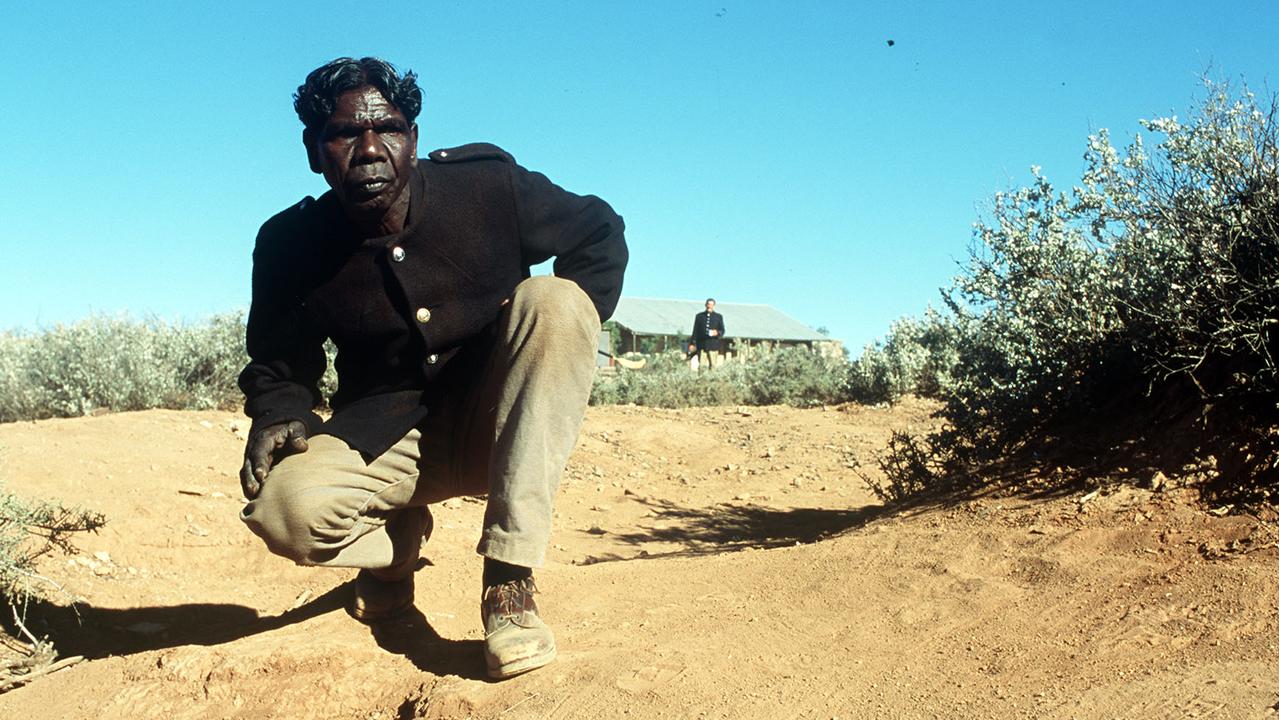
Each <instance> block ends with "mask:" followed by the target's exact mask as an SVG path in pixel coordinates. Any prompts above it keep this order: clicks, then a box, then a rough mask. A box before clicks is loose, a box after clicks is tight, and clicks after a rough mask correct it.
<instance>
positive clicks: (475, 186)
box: [240, 58, 627, 678]
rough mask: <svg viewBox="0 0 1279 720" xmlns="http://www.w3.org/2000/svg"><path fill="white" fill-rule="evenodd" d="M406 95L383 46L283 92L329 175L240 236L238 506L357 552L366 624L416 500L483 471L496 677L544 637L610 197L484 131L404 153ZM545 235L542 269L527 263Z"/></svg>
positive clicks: (426, 530) (401, 603)
mask: <svg viewBox="0 0 1279 720" xmlns="http://www.w3.org/2000/svg"><path fill="white" fill-rule="evenodd" d="M421 106H422V94H421V91H420V90H419V89H418V86H417V82H416V77H415V76H414V74H413V73H411V72H409V73H405V74H404V75H403V76H400V75H399V74H398V73H397V71H396V70H395V68H394V67H392V66H391V65H390V64H389V63H387V62H385V61H383V60H379V59H377V58H364V59H362V60H354V59H352V58H339V59H337V60H334V61H332V62H330V63H328V64H326V65H324V66H323V67H320V68H318V69H316V70H315V71H313V72H312V73H311V74H309V75H308V76H307V78H306V82H305V83H304V84H303V85H302V86H301V87H299V88H298V91H297V94H296V95H295V96H294V109H295V110H296V111H297V114H298V117H299V119H301V121H302V124H303V125H304V126H305V128H304V129H303V131H302V144H303V145H304V147H305V149H306V155H307V159H308V161H309V163H310V166H311V170H312V171H314V172H316V173H318V174H320V175H323V176H324V180H325V182H326V183H327V184H328V186H329V188H330V189H329V191H328V192H326V193H324V194H323V195H321V196H320V197H319V198H318V199H312V198H310V197H307V198H304V199H303V200H302V201H301V202H299V203H297V204H296V205H294V206H292V207H290V208H288V209H287V210H284V211H283V212H281V213H279V214H278V215H276V216H275V217H273V218H271V219H270V220H267V222H266V224H264V225H263V226H262V229H261V231H260V232H259V233H258V238H257V245H256V248H255V249H254V251H253V304H252V307H251V309H250V311H249V321H248V352H249V357H250V362H249V364H248V366H247V367H245V368H244V371H243V372H242V373H241V375H240V387H241V389H242V390H243V391H244V394H245V397H246V400H245V412H246V413H247V414H248V415H249V416H250V417H251V418H253V426H252V428H251V430H250V432H249V439H248V444H247V446H246V448H245V453H244V465H243V468H242V469H241V472H240V482H241V485H242V486H243V490H244V495H245V497H246V498H248V500H249V502H248V504H246V505H245V506H244V508H243V510H242V513H241V519H243V521H244V522H245V523H246V524H247V525H248V527H249V528H250V529H251V530H252V531H253V532H254V533H256V534H257V535H258V536H260V537H261V538H262V539H263V540H264V541H265V542H266V545H267V547H268V548H269V549H270V550H271V551H272V552H274V553H277V554H279V555H283V556H284V557H286V558H289V559H291V560H294V561H296V562H298V563H300V564H303V565H327V566H337V567H351V568H359V574H358V575H357V576H356V579H355V585H354V590H355V592H354V597H353V599H352V602H351V603H350V605H349V607H348V611H349V612H350V613H351V614H352V615H353V616H355V617H356V618H358V619H360V620H362V621H365V622H370V623H372V622H376V621H379V620H383V619H385V618H389V617H391V616H393V615H396V614H398V613H400V612H401V611H404V610H407V609H408V608H410V607H412V605H413V600H414V599H413V591H414V589H413V573H414V571H415V570H416V568H417V563H418V555H419V551H420V549H421V546H422V543H423V540H424V538H426V537H429V536H430V534H431V530H432V526H433V523H432V521H431V513H430V511H429V509H428V505H430V504H431V503H435V502H439V501H441V500H444V499H446V498H450V497H455V496H458V495H474V494H487V495H488V500H487V506H486V509H485V514H484V522H483V528H482V533H481V536H480V542H479V546H478V548H477V551H478V552H479V554H480V555H482V556H483V557H484V576H483V589H482V592H481V598H480V610H481V616H482V618H483V622H484V631H485V637H484V656H485V660H486V662H487V665H488V673H489V675H491V676H492V677H495V678H504V677H509V676H511V675H515V674H517V673H521V672H524V671H526V670H532V669H534V668H537V667H541V666H542V665H545V664H546V663H548V662H550V661H551V660H552V659H553V658H554V657H555V638H554V635H553V634H552V633H551V630H550V629H549V628H548V627H547V626H546V624H545V623H543V621H542V620H541V618H540V616H539V614H538V608H537V605H536V603H535V602H534V600H533V593H534V591H535V587H534V585H533V577H532V569H533V568H535V567H540V566H541V565H542V563H543V561H544V559H545V556H546V549H547V544H548V540H549V536H550V530H551V511H552V502H553V500H554V496H555V492H556V489H557V487H558V484H559V480H560V476H561V474H562V473H563V470H564V466H565V463H566V462H567V460H568V456H569V453H570V451H571V450H572V449H573V445H574V443H575V442H576V440H577V434H578V431H579V429H580V427H581V423H582V418H583V415H584V413H585V409H586V403H587V398H588V397H589V395H590V389H591V380H592V377H593V375H594V369H595V362H594V357H595V352H596V347H597V343H598V339H599V327H600V322H601V321H602V320H604V319H606V318H608V317H609V315H610V314H612V312H613V309H614V307H615V306H616V304H617V299H618V296H619V294H620V293H621V289H622V273H623V270H624V269H625V267H626V261H627V250H626V243H625V240H624V239H623V225H622V219H621V218H620V217H619V216H618V215H617V214H616V213H614V212H613V210H612V209H611V208H610V207H609V206H608V204H607V203H605V202H604V201H602V200H600V199H599V198H596V197H593V196H589V195H587V196H580V195H574V194H573V193H570V192H567V191H565V190H563V189H561V188H560V187H558V186H556V185H555V184H553V183H552V182H551V181H549V180H547V179H546V177H545V176H543V175H541V174H539V173H535V172H530V171H528V170H525V169H524V168H522V167H520V166H519V165H517V164H516V163H515V161H514V160H513V159H512V158H511V156H510V155H508V154H507V153H505V152H504V151H502V150H501V149H500V148H497V147H495V146H493V145H486V144H474V145H463V146H461V147H457V148H450V149H444V150H436V151H434V152H432V153H430V155H429V156H428V157H427V158H422V159H419V158H418V156H417V141H418V126H417V124H416V123H415V122H414V120H415V118H416V117H417V114H418V111H419V110H420V109H421ZM551 257H554V258H555V264H554V270H555V276H554V277H549V276H547V277H534V278H530V277H529V266H530V265H535V264H537V263H540V262H542V261H544V260H547V259H549V258H551ZM326 339H331V340H332V341H333V343H334V344H335V345H336V346H337V361H336V368H337V374H338V390H337V392H336V393H334V395H333V397H332V398H331V399H330V406H331V407H332V408H333V415H332V417H331V418H329V419H328V420H326V421H322V420H321V419H320V417H319V416H317V415H316V414H315V412H314V409H315V407H316V406H317V405H319V404H320V401H321V396H320V391H319V389H318V383H319V380H320V377H321V375H323V373H324V371H325V366H326V361H325V352H324V342H325V340H326Z"/></svg>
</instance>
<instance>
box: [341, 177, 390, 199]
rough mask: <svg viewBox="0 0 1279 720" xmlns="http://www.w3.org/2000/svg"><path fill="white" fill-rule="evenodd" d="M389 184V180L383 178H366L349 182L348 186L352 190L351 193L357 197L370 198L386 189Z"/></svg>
mask: <svg viewBox="0 0 1279 720" xmlns="http://www.w3.org/2000/svg"><path fill="white" fill-rule="evenodd" d="M390 185H391V181H390V180H387V179H385V178H367V179H364V180H357V181H355V182H353V183H351V185H350V187H351V190H353V191H354V193H353V194H355V195H357V196H359V197H365V198H371V197H374V196H376V195H378V194H379V193H381V192H382V191H383V190H385V189H387V187H389V186H390Z"/></svg>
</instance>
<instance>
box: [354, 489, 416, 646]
mask: <svg viewBox="0 0 1279 720" xmlns="http://www.w3.org/2000/svg"><path fill="white" fill-rule="evenodd" d="M422 510H423V512H424V514H425V518H424V523H423V527H422V543H425V542H426V541H427V540H428V539H430V537H431V530H432V529H434V527H435V523H434V521H433V519H432V518H431V512H430V511H429V510H427V509H426V508H422ZM418 547H419V550H420V549H421V545H419V546H418ZM419 557H420V555H419V553H416V552H415V553H413V555H412V556H411V557H409V558H406V559H405V560H404V561H402V562H400V563H398V564H397V565H393V566H391V567H388V568H379V569H377V570H370V569H367V568H366V569H364V570H361V571H360V572H359V573H358V574H356V576H355V596H354V597H352V598H351V602H350V604H349V605H347V607H346V611H347V613H348V614H350V616H351V617H353V618H355V619H356V620H359V621H360V622H362V623H370V624H371V623H376V622H380V621H382V620H387V619H390V618H393V617H395V616H397V615H399V614H400V613H402V612H404V611H405V610H408V609H409V608H410V607H413V573H414V572H415V571H416V570H417V562H418V558H419Z"/></svg>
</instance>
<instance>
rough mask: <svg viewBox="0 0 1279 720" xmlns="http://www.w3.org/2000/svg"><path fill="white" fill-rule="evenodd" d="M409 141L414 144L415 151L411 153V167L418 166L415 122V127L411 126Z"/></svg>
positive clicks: (415, 125)
mask: <svg viewBox="0 0 1279 720" xmlns="http://www.w3.org/2000/svg"><path fill="white" fill-rule="evenodd" d="M409 143H411V144H412V145H413V147H412V150H413V152H412V153H411V154H410V155H409V158H410V160H409V167H417V123H413V127H411V128H409Z"/></svg>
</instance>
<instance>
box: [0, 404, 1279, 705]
mask: <svg viewBox="0 0 1279 720" xmlns="http://www.w3.org/2000/svg"><path fill="white" fill-rule="evenodd" d="M928 409H929V408H928V406H926V405H924V404H922V403H918V402H908V403H906V404H904V405H903V406H899V407H897V408H893V409H876V408H860V407H849V408H828V409H813V410H794V409H790V408H749V409H747V408H740V409H739V408H709V409H698V410H687V411H667V410H652V409H646V408H635V407H608V408H592V409H591V411H590V415H589V417H588V419H587V422H586V427H585V430H584V433H583V435H582V439H581V441H580V442H579V444H578V447H577V450H576V452H575V453H574V456H573V459H572V462H571V466H570V469H569V473H568V475H567V477H566V478H565V481H564V484H563V486H562V488H561V492H560V496H559V501H558V504H557V515H556V531H555V534H554V536H553V538H552V543H553V546H552V548H551V552H550V560H549V563H548V565H547V567H546V568H544V569H542V570H540V571H539V572H538V574H537V579H538V584H539V586H540V587H541V589H542V591H543V594H542V595H541V596H540V602H541V605H542V609H543V615H544V616H545V618H546V619H547V620H548V622H549V623H551V625H552V627H553V628H554V629H555V631H556V635H557V639H558V644H559V646H560V657H559V659H558V660H556V662H554V663H553V664H551V665H549V666H547V667H545V668H543V669H540V670H537V671H534V672H532V673H529V674H526V675H523V676H520V677H517V678H514V679H511V680H508V681H505V682H501V683H494V682H489V681H487V680H485V679H484V677H483V660H482V655H481V638H482V633H481V628H480V625H479V607H478V599H479V584H480V565H481V564H480V561H479V558H478V557H476V556H475V554H474V547H475V543H476V541H477V540H478V536H479V522H480V517H481V514H482V511H483V505H482V502H481V501H478V500H475V499H469V498H468V499H458V500H452V501H449V502H447V503H443V504H441V505H437V506H434V507H433V512H434V514H435V520H436V531H435V534H434V536H433V537H432V538H431V539H430V542H429V543H428V544H427V545H426V547H425V556H426V558H428V560H429V563H428V564H427V565H426V566H425V567H423V568H422V569H421V570H420V571H419V572H418V575H417V586H418V596H417V604H416V610H415V611H413V612H410V613H409V614H407V615H406V616H404V617H403V618H402V619H400V620H398V621H396V622H393V623H388V624H386V625H385V626H381V627H376V628H369V627H366V626H364V625H361V624H359V623H357V622H355V621H353V620H351V619H350V618H348V617H347V615H346V614H345V613H344V612H343V610H342V605H343V603H344V602H345V601H346V599H347V597H348V596H349V593H350V579H351V577H352V576H353V572H352V571H349V570H334V569H316V568H302V567H297V566H294V565H293V564H291V563H289V562H287V561H285V560H282V559H280V558H276V557H274V556H271V555H269V554H268V553H267V552H266V550H265V549H264V548H263V547H262V545H261V544H260V543H259V542H258V541H257V540H256V539H255V538H254V537H252V536H251V535H250V534H249V533H248V531H247V530H245V529H243V528H242V527H241V525H240V523H239V521H238V520H237V519H236V512H237V510H238V509H239V507H240V504H241V500H240V499H239V486H238V483H237V480H236V478H235V469H236V468H237V467H238V464H239V459H240V456H241V452H242V445H243V443H242V439H241V438H242V436H243V433H244V428H245V426H246V424H245V422H244V421H243V420H242V419H241V418H240V417H239V416H237V415H235V414H232V413H218V412H202V413H191V412H170V411H152V412H144V413H128V414H119V415H104V416H100V417H92V418H83V419H74V420H52V421H42V422H36V423H18V424H9V425H3V426H0V482H3V483H4V485H5V486H6V487H7V489H9V490H11V491H14V492H17V493H19V494H21V495H24V496H28V497H40V498H51V499H55V498H56V499H63V500H65V501H68V502H71V503H79V504H82V505H83V506H85V507H88V508H92V509H95V510H99V511H101V512H103V513H105V514H106V516H107V525H106V526H105V527H104V528H103V530H102V531H101V532H100V533H98V534H96V535H89V536H85V537H82V538H79V539H78V540H77V544H78V547H79V548H80V553H79V554H78V555H76V556H74V557H71V558H67V557H56V558H52V557H51V558H49V559H48V560H47V561H46V562H45V564H44V565H43V566H42V570H43V572H45V573H46V574H47V575H48V576H49V577H50V578H51V579H53V580H55V581H56V582H58V583H59V584H61V585H62V586H63V587H65V588H66V590H67V591H68V592H69V593H70V594H71V595H73V596H75V597H78V598H80V600H81V604H80V611H79V625H78V626H77V625H75V622H76V621H75V616H74V615H72V614H71V613H70V611H67V610H65V609H63V610H61V611H59V612H55V613H54V614H53V616H52V620H51V622H50V624H49V625H48V626H46V627H44V628H43V630H44V631H47V632H50V633H51V634H53V635H54V636H55V637H56V638H57V640H58V642H59V652H60V653H61V655H63V656H75V655H80V656H84V657H85V658H86V660H85V661H83V662H79V663H76V664H73V665H71V666H69V667H67V668H66V669H64V670H61V671H59V672H56V673H53V674H50V675H48V676H45V677H41V678H39V679H36V680H33V681H32V682H30V683H29V684H27V685H25V686H23V687H20V688H18V689H15V690H12V691H10V692H7V693H5V694H2V695H0V717H5V718H24V719H30V720H37V719H41V718H153V717H154V718H358V719H362V720H363V719H372V718H385V719H391V718H463V717H474V718H512V719H515V718H600V717H605V718H628V719H633V720H648V719H652V718H821V719H823V720H830V719H831V718H841V719H844V720H847V719H849V718H1161V717H1168V718H1182V717H1201V718H1207V717H1211V718H1279V711H1277V710H1276V709H1275V708H1276V703H1279V663H1277V662H1275V659H1274V658H1275V644H1276V642H1279V635H1277V634H1276V629H1277V628H1279V621H1277V619H1276V610H1277V609H1279V604H1277V603H1279V594H1277V593H1276V586H1279V572H1276V571H1279V550H1277V547H1279V545H1277V544H1276V540H1279V532H1276V528H1275V525H1274V524H1272V522H1273V518H1263V519H1257V518H1252V517H1241V516H1236V515H1230V514H1220V515H1219V514H1216V513H1214V512H1213V511H1214V510H1217V511H1218V512H1221V509H1214V508H1210V507H1204V506H1202V505H1200V503H1199V502H1198V500H1197V495H1196V493H1195V492H1194V490H1193V489H1190V488H1172V489H1165V490H1162V491H1159V492H1156V491H1151V490H1142V489H1132V488H1124V489H1116V490H1111V491H1102V492H1098V493H1088V492H1086V491H1082V490H1081V491H1076V492H1070V493H1062V494H1059V495H1057V496H1055V497H1048V498H1030V497H1026V496H1015V495H1014V496H1007V497H984V498H978V499H970V500H967V501H964V502H956V503H952V504H948V505H944V506H941V507H934V508H929V509H924V510H916V511H911V512H908V513H886V512H884V511H883V510H882V509H881V508H880V507H879V506H878V504H877V503H876V502H875V499H874V496H873V495H872V494H871V493H870V492H869V491H868V490H867V488H866V487H865V485H864V483H863V482H862V480H861V479H860V478H859V477H858V475H857V474H856V473H855V472H854V471H853V467H855V466H856V464H857V463H859V462H860V463H861V464H862V465H863V466H864V467H868V468H869V467H873V460H872V458H873V453H874V452H875V451H876V450H877V449H879V448H882V447H883V445H884V443H885V441H886V439H887V437H888V433H889V430H890V429H892V428H907V427H910V426H912V425H914V426H919V425H922V424H926V423H927V422H928ZM57 602H58V604H59V605H60V606H63V607H64V608H65V606H66V605H67V604H68V598H67V597H63V598H62V599H60V600H58V601H57Z"/></svg>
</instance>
